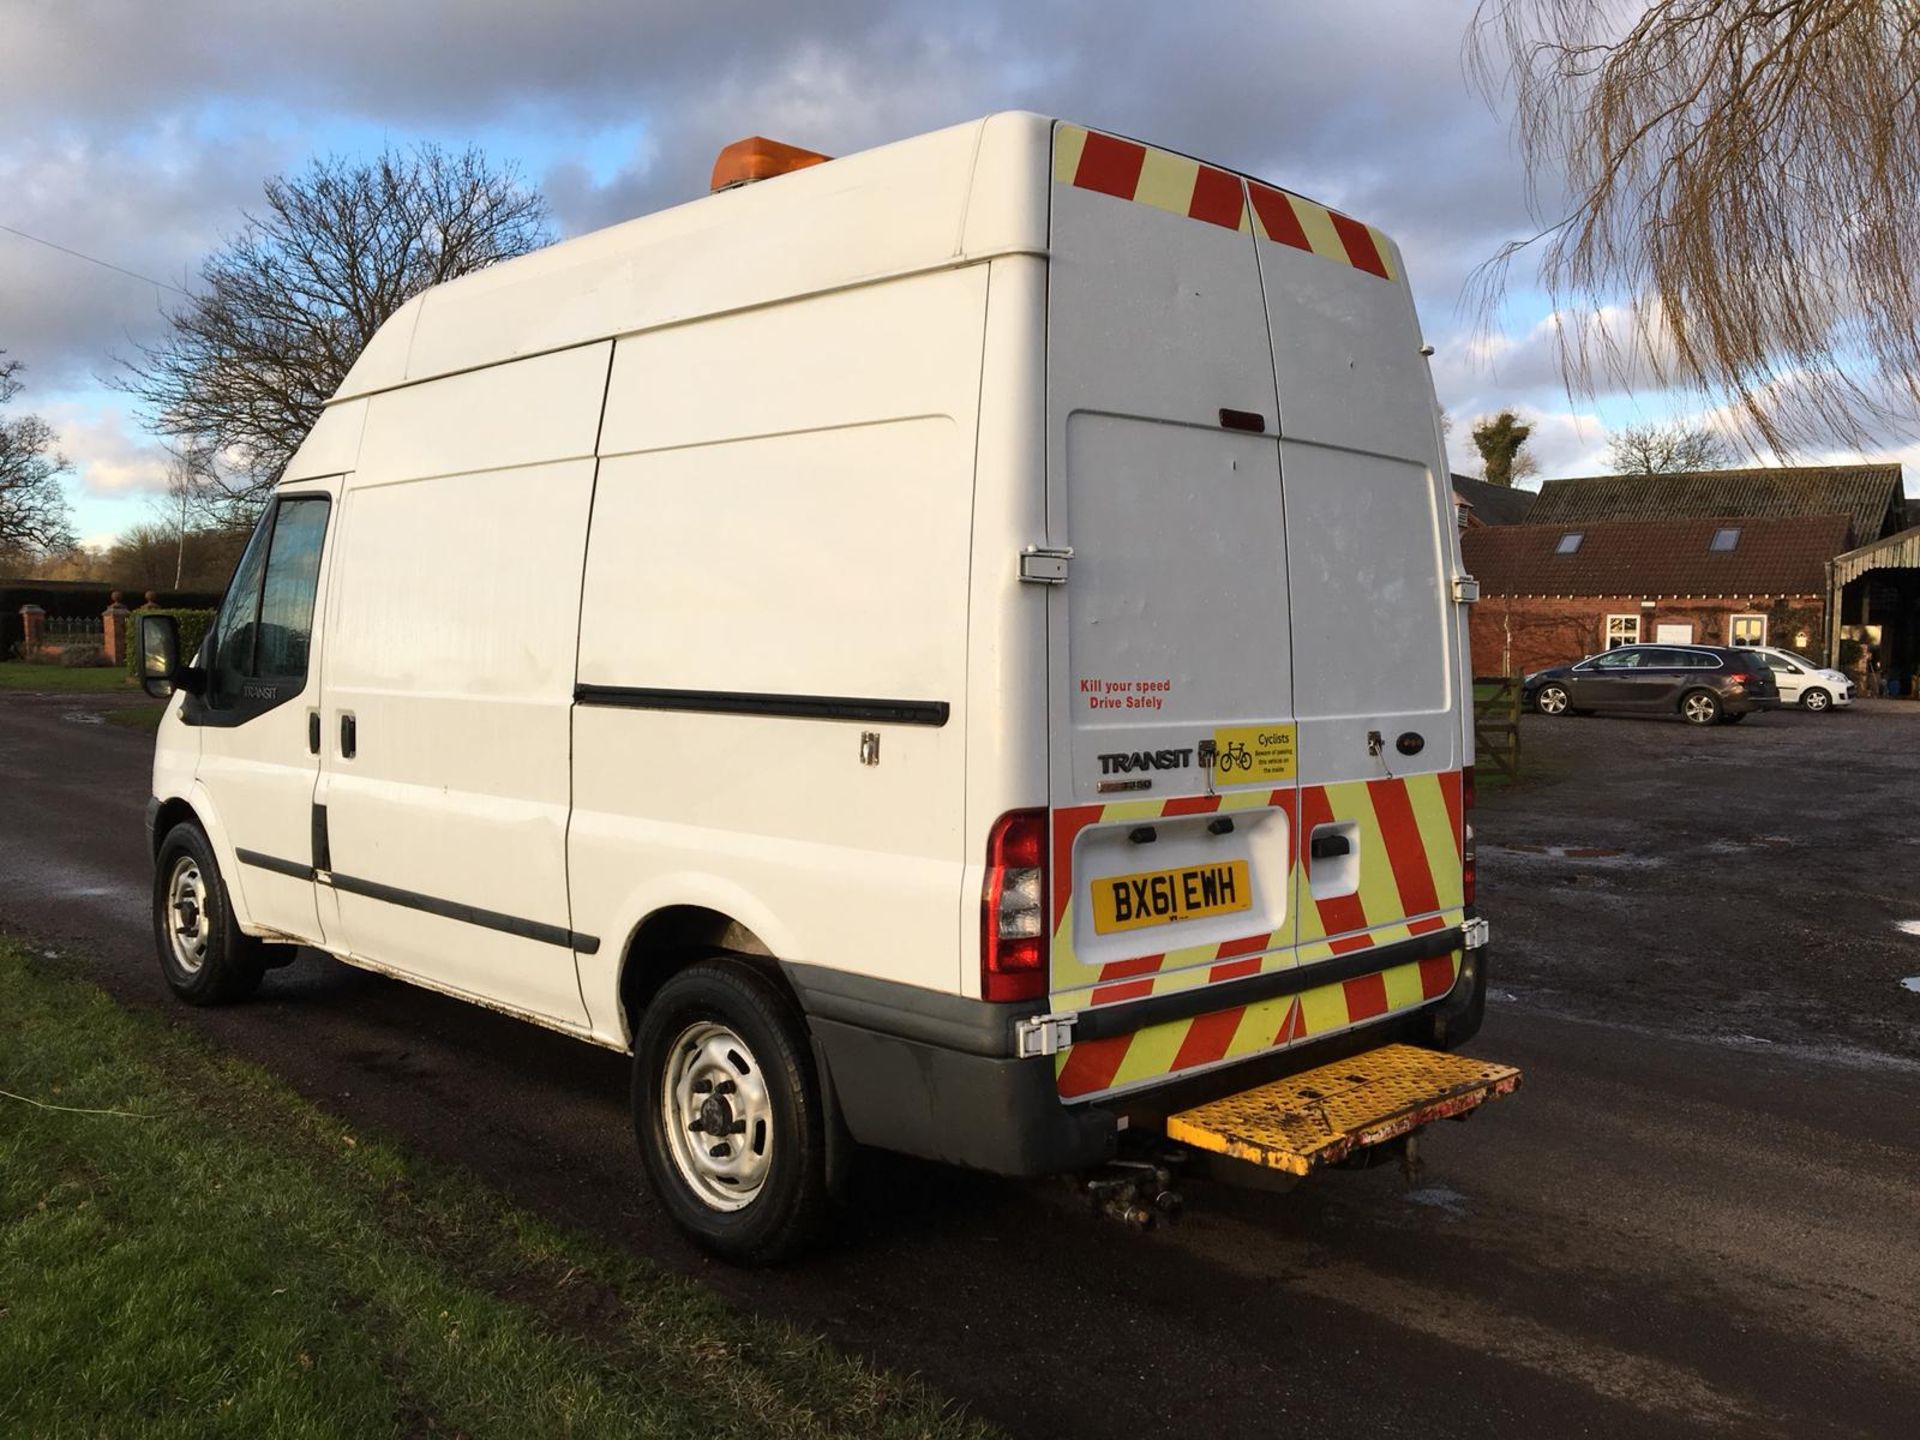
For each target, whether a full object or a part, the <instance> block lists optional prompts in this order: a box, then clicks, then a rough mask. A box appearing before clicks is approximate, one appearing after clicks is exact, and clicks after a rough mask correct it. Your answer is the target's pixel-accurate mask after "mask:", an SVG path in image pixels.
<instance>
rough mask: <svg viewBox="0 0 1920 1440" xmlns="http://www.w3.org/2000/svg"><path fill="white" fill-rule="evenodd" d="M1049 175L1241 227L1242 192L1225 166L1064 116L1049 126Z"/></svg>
mask: <svg viewBox="0 0 1920 1440" xmlns="http://www.w3.org/2000/svg"><path fill="white" fill-rule="evenodd" d="M1053 178H1054V180H1055V182H1056V183H1058V184H1061V185H1075V186H1078V187H1079V188H1080V189H1082V190H1098V191H1099V192H1100V193H1101V194H1103V195H1113V196H1116V197H1118V198H1119V199H1121V200H1132V201H1134V202H1135V203H1136V204H1140V205H1151V206H1153V207H1154V208H1155V209H1157V210H1166V211H1170V212H1171V213H1173V214H1175V215H1185V216H1186V217H1187V218H1188V219H1191V220H1204V221H1205V222H1206V223H1207V224H1209V225H1220V226H1223V227H1225V228H1226V229H1228V230H1245V229H1246V228H1247V196H1246V191H1245V190H1244V189H1243V188H1242V186H1241V184H1240V177H1239V176H1238V175H1235V174H1234V173H1233V172H1232V171H1231V170H1221V169H1218V168H1216V167H1215V166H1212V165H1203V164H1201V163H1200V162H1199V161H1198V160H1191V159H1189V158H1187V157H1186V156H1185V155H1175V154H1173V153H1172V152H1171V151H1168V150H1156V149H1154V148H1153V147H1152V146H1151V145H1142V144H1140V143H1139V142H1138V141H1134V140H1122V139H1120V138H1118V137H1117V136H1113V135H1102V134H1101V133H1100V132H1099V131H1097V130H1083V129H1081V128H1080V127H1079V126H1078V125H1068V124H1066V123H1065V122H1064V121H1063V122H1061V123H1060V124H1058V125H1056V126H1055V127H1054V130H1053Z"/></svg>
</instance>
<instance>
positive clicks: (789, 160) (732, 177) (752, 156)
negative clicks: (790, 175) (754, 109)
mask: <svg viewBox="0 0 1920 1440" xmlns="http://www.w3.org/2000/svg"><path fill="white" fill-rule="evenodd" d="M832 158H833V157H832V156H831V155H822V154H821V153H820V152H819V151H817V150H802V149H801V148H800V147H799V146H798V145H783V144H782V143H781V142H780V141H778V140H769V139H767V137H766V136H764V135H749V136H748V137H747V138H746V139H745V140H736V141H734V142H733V143H732V144H731V145H729V146H727V147H726V148H725V149H724V150H722V151H721V152H720V154H719V155H718V156H717V157H715V159H714V162H713V185H712V188H713V189H714V190H716V191H718V190H732V189H734V188H735V187H737V186H740V185H751V184H752V183H753V182H754V181H756V180H771V179H772V178H773V177H774V176H776V175H785V174H786V173H787V172H788V171H790V170H804V169H806V168H807V167H808V166H809V165H822V164H825V163H826V162H827V161H829V160H831V159H832Z"/></svg>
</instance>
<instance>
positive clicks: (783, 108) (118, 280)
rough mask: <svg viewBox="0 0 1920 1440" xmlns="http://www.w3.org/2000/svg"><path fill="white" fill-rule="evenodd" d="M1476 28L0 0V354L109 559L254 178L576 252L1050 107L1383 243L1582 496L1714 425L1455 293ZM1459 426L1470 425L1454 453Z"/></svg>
mask: <svg viewBox="0 0 1920 1440" xmlns="http://www.w3.org/2000/svg"><path fill="white" fill-rule="evenodd" d="M1471 10H1472V4H1471V0H1344V3H1339V4H1332V3H1323V0H1311V3H1308V0H1293V3H1287V0H1278V3H1276V0H1212V3H1207V4H1202V5H1179V4H1166V3H1159V4H1134V3H1129V0H1076V3H1047V0H1024V3H1013V0H974V3H969V4H965V5H961V4H956V3H954V0H943V3H921V0H895V3H892V4H882V3H862V0H812V3H806V4H799V3H758V4H756V3H747V0H705V3H684V0H683V3H662V0H324V3H306V0H0V137H4V138H0V227H7V228H5V229H0V348H4V349H5V350H7V351H8V352H9V353H10V354H11V355H12V356H13V357H15V358H18V359H22V360H24V361H26V362H27V364H28V366H29V367H30V369H29V372H28V374H27V376H26V379H27V382H28V386H29V388H28V390H27V391H26V392H25V393H24V394H23V395H22V396H21V397H20V399H19V400H18V401H16V404H17V405H31V406H32V407H33V408H34V409H36V410H38V411H39V412H40V413H41V414H43V415H45V416H46V417H47V418H48V419H49V420H50V421H51V422H52V423H53V424H54V425H56V426H57V427H58V429H59V431H60V435H61V443H62V448H63V449H64V451H65V452H66V453H67V454H68V455H69V456H70V457H71V458H72V459H73V461H74V462H75V467H76V472H77V473H76V475H75V476H74V478H73V480H72V481H71V484H70V488H71V490H72V493H73V499H74V505H75V512H76V521H77V527H78V529H79V531H80V533H81V534H82V535H83V536H84V537H86V538H87V539H89V540H99V539H102V538H105V537H109V536H111V535H113V534H115V533H117V532H118V531H120V530H122V529H124V528H125V527H127V526H129V525H132V524H138V523H140V522H141V521H143V520H147V519H150V518H152V514H153V508H152V507H153V499H152V497H153V493H154V491H155V489H156V488H157V487H158V485H159V482H160V478H161V474H162V463H161V456H160V454H159V452H158V450H157V448H156V447H155V446H154V445H153V444H152V442H151V441H150V440H148V439H147V437H146V436H145V435H144V434H143V433H142V432H141V429H140V425H139V421H138V417H137V416H135V415H134V414H132V413H131V411H130V408H129V406H128V403H127V401H126V399H125V397H123V396H121V395H119V394H117V393H116V392H114V391H113V390H112V389H111V388H110V387H109V386H108V385H107V384H106V383H105V382H106V381H108V380H109V379H110V378H111V377H112V375H113V374H114V372H115V368H116V360H117V357H122V356H125V355H128V354H130V353H132V352H133V351H134V349H135V347H137V346H138V344H139V343H140V342H142V341H143V340H151V339H153V338H154V337H155V336H156V335H157V334H158V333H159V327H160V325H161V323H162V322H161V313H162V311H163V310H164V309H165V308H166V307H167V306H168V305H169V304H170V303H172V302H176V301H178V300H179V299H180V296H179V295H178V294H176V293H174V292H172V291H170V290H168V289H166V288H164V287H165V286H169V285H171V286H180V287H186V288H191V286H192V284H193V283H194V276H195V273H196V271H197V268H198V265H199V262H200V260H201V259H202V258H203V257H204V256H205V255H206V254H207V253H208V251H209V250H210V249H212V248H213V247H215V246H217V245H218V244H219V243H220V242H221V240H222V239H223V238H224V237H226V236H227V235H230V234H231V233H232V232H233V231H234V230H235V229H236V228H237V226H238V225H239V224H240V222H241V215H242V212H243V211H244V210H245V209H246V208H247V207H248V206H250V205H253V204H255V203H256V202H257V198H258V196H259V193H260V183H261V180H262V179H263V177H265V176H267V175H270V174H274V173H276V172H281V171H285V170H289V169H295V168H298V167H300V166H301V165H302V164H303V163H304V162H305V161H306V160H307V159H308V158H309V157H311V156H313V155H315V154H316V153H322V152H334V153H340V154H347V155H353V154H362V153H368V152H373V151H377V150H378V149H379V148H380V147H381V145H382V144H383V143H389V142H392V143H399V144H406V143H409V142H412V141H416V140H434V141H439V142H442V143H446V144H452V145H464V144H467V143H469V142H471V143H475V144H478V145H480V146H481V147H482V148H483V149H485V151H486V152H487V153H488V154H489V156H491V157H493V158H494V159H496V160H511V161H513V162H514V163H515V164H517V165H518V166H519V167H520V169H521V171H522V172H523V173H524V175H525V176H526V177H527V178H528V180H530V181H531V182H533V183H535V184H537V185H539V186H540V187H541V188H542V189H543V190H544V191H545V193H546V195H547V196H548V198H549V200H550V201H551V203H552V206H553V209H554V217H555V221H556V225H557V228H558V229H559V230H560V231H561V232H562V233H564V234H577V233H579V232H581V231H585V230H590V229H593V228H595V227H597V226H601V225H605V224H608V223H610V222H613V221H616V220H621V219H626V218H628V217H631V216H634V215H639V214H643V213H645V212H647V211H649V210H655V209H659V208H661V207H663V206H667V205H673V204H676V203H678V202H680V201H683V200H687V199H691V198H693V197H695V196H697V195H699V194H700V193H702V191H703V190H704V187H705V180H706V174H707V170H708V168H709V167H710V165H711V163H712V159H713V154H714V152H715V151H716V150H717V149H718V148H719V147H720V146H721V145H723V144H725V143H726V142H727V141H729V140H732V139H736V138H738V137H740V136H742V135H748V134H756V133H761V134H768V135H773V136H776V137H779V138H783V139H787V140H791V141H793V142H795V143H798V144H801V145H805V146H808V147H810V148H813V149H819V150H825V151H827V152H829V153H835V154H843V153H846V152H848V151H852V150H857V149H861V148H864V147H866V146H869V145H873V144H877V143H880V142H883V141H887V140H893V139H898V138H900V137H902V136H906V135H911V134H914V133H916V132H918V131H922V130H928V129H932V128H935V127H937V126H940V125H945V124H949V123H952V122H955V121H960V120H965V119H969V118H972V117H975V116H978V115H981V114H985V113H987V112H989V111H993V110H999V109H1012V108H1018V109H1032V110H1039V111H1042V112H1046V113H1050V114H1056V115H1064V116H1067V117H1070V118H1072V119H1075V120H1078V121H1081V122H1083V123H1085V124H1088V125H1092V126H1095V127H1100V128H1107V129H1112V130H1117V131H1120V132H1122V133H1125V134H1129V135H1134V136H1137V137H1139V138H1142V139H1146V140H1150V141H1154V142H1157V143H1160V144H1163V145H1166V146H1168V147H1170V148H1173V149H1178V150H1183V151H1187V152H1190V153H1194V154H1198V155H1202V156H1205V157H1207V158H1209V159H1212V160H1216V161H1218V162H1220V163H1222V164H1225V165H1228V166H1231V167H1233V168H1236V169H1239V170H1244V171H1248V172H1250V173H1253V174H1256V175H1260V176H1262V177H1265V178H1268V179H1271V180H1274V181H1276V182H1278V183H1281V184H1283V185H1286V186H1288V187H1289V188H1292V189H1295V190H1300V191H1303V192H1304V193H1306V194H1309V195H1312V196H1314V197H1315V198H1316V199H1319V200H1322V201H1324V202H1326V203H1328V204H1331V205H1334V206H1337V207H1338V208H1341V209H1344V210H1347V211H1349V212H1351V213H1353V214H1356V215H1358V216H1360V217H1362V218H1364V219H1366V220H1368V221H1371V222H1373V223H1375V224H1377V225H1379V226H1381V227H1382V228H1384V229H1386V230H1387V231H1389V232H1390V233H1391V234H1393V235H1394V236H1395V238H1396V239H1397V240H1398V241H1399V242H1400V244H1401V247H1402V249H1403V251H1404V252H1405V254H1406V257H1407V261H1408V266H1409V269H1410V270H1411V272H1412V275H1413V280H1414V285H1415V289H1416V291H1417V292H1418V296H1419V301H1420V308H1421V313H1422V317H1423V321H1424V324H1425V327H1426V329H1427V332H1428V336H1429V338H1430V339H1431V340H1433V342H1434V343H1435V344H1436V346H1437V347H1438V353H1437V355H1436V357H1435V376H1436V380H1437V383H1438V385H1439V390H1440V400H1441V403H1442V404H1443V405H1444V406H1445V407H1446V408H1447V410H1448V411H1449V412H1450V413H1451V414H1452V415H1453V416H1454V417H1455V420H1456V422H1465V421H1468V420H1470V419H1471V418H1472V417H1473V416H1475V415H1478V414H1482V413H1485V412H1487V411H1490V410H1492V409H1495V408H1498V407H1499V406H1501V405H1518V406H1519V407H1521V408H1522V409H1523V410H1525V411H1526V412H1528V413H1529V414H1530V415H1531V416H1533V417H1534V418H1535V419H1536V420H1537V422H1538V428H1537V430H1536V433H1535V439H1534V442H1533V445H1532V448H1533V450H1534V451H1535V453H1536V454H1537V456H1538V458H1539V460H1540V462H1541V465H1542V468H1543V472H1544V473H1545V474H1547V475H1557V474H1579V473H1584V472H1587V471H1590V470H1594V469H1598V468H1600V465H1599V460H1600V457H1601V455H1602V454H1603V452H1604V448H1605V441H1606V435H1607V431H1608V429H1609V427H1613V426H1618V425H1621V424H1625V423H1630V422H1632V421H1634V420H1635V419H1661V418H1666V417H1668V416H1672V415H1678V414H1687V413H1690V412H1691V411H1692V410H1693V409H1694V408H1695V406H1694V404H1693V403H1692V402H1689V401H1687V400H1685V399H1683V398H1681V397H1677V396H1670V395H1663V394H1660V393H1641V394H1637V395H1628V394H1616V395H1606V396H1601V397H1598V398H1597V399H1592V400H1588V399H1581V400H1579V401H1577V402H1575V401H1570V400H1569V398H1568V396H1567V394H1566V392H1565V390H1564V388H1563V386H1562V385H1561V382H1560V379H1559V375H1558V371H1557V369H1556V367H1555V364H1554V351H1553V345H1552V340H1551V336H1552V317H1551V315H1550V314H1549V313H1548V312H1547V310H1546V307H1545V306H1544V304H1542V303H1541V301H1540V300H1539V298H1538V296H1537V295H1534V294H1533V293H1531V292H1530V291H1528V290H1527V289H1526V288H1525V286H1524V284H1522V286H1521V287H1520V288H1518V289H1517V290H1516V291H1515V293H1514V294H1513V296H1512V299H1511V302H1510V304H1509V305H1508V307H1507V311H1506V313H1505V314H1504V315H1503V316H1502V317H1501V319H1502V323H1501V327H1500V329H1499V331H1498V332H1497V333H1496V334H1494V335H1492V336H1491V337H1487V338H1486V339H1485V340H1483V341H1477V340H1476V333H1475V327H1474V323H1473V321H1472V318H1471V317H1470V316H1468V315H1467V314H1466V313H1465V312H1464V310H1463V308H1462V303H1461V296H1462V286H1463V283H1464V282H1465V280H1466V278H1467V277H1468V275H1469V274H1470V272H1471V271H1472V269H1473V267H1474V266H1475V265H1476V264H1478V263H1479V262H1481V261H1482V260H1484V259H1485V258H1486V257H1487V256H1489V255H1490V254H1492V253H1493V252H1494V251H1495V250H1496V249H1497V248H1498V246H1499V245H1500V243H1501V242H1502V241H1505V240H1507V239H1509V238H1512V237H1515V236H1518V235H1522V234H1525V233H1528V232H1529V231H1530V230H1531V229H1532V227H1531V226H1530V225H1529V223H1528V217H1527V213H1526V210H1525V208H1524V204H1523V176H1522V174H1521V171H1520V168H1519V166H1518V164H1517V162H1516V160H1515V158H1514V152H1513V149H1512V146H1511V144H1510V143H1509V140H1508V136H1507V131H1506V128H1505V122H1504V117H1503V116H1501V115H1499V114H1496V113H1493V112H1491V111H1490V110H1489V109H1488V107H1487V106H1486V105H1485V104H1484V103H1483V102H1482V101H1481V100H1480V99H1479V98H1478V97H1477V96H1476V95H1474V94H1473V93H1472V92H1471V91H1470V90H1469V88H1468V85H1467V83H1466V80H1465V77H1464V74H1463V70H1462V64H1461V50H1460V46H1461V38H1462V33H1463V30H1464V27H1465V25H1466V22H1467V18H1468V16H1469V14H1470V13H1471ZM13 231H22V232H25V233H26V234H27V235H31V236H35V237H38V238H39V239H40V240H42V241H49V242H52V243H53V244H55V245H60V246H65V247H68V248H69V249H72V250H78V251H81V252H84V253H85V254H87V255H89V256H93V257H96V258H98V259H100V260H103V261H107V262H110V263H111V264H112V265H115V266H118V267H121V268H122V269H124V270H127V271H132V272H135V274H137V275H139V276H144V277H149V278H148V279H137V278H133V277H132V276H129V275H126V274H121V273H117V272H116V271H114V270H110V269H105V268H102V267H100V266H98V265H94V264H88V263H86V262H84V261H82V260H78V259H75V258H72V257H71V256H69V255H66V254H63V253H61V252H60V251H59V250H56V249H53V248H50V247H49V246H48V245H46V244H40V243H35V242H34V241H32V240H28V239H25V238H22V237H21V236H20V235H18V234H15V233H12V232H13ZM1519 278H1520V279H1521V280H1522V281H1524V279H1525V276H1524V274H1523V275H1521V276H1520V277H1519ZM149 281H153V282H159V283H157V284H156V283H149ZM1465 431H1466V424H1465V423H1456V425H1455V429H1454V438H1455V444H1456V447H1459V446H1461V445H1463V444H1464V443H1465ZM1469 448H1470V447H1469ZM1839 453H1847V454H1851V453H1852V452H1836V457H1835V458H1838V454H1839ZM1889 455H1891V456H1892V458H1902V459H1905V460H1907V461H1908V462H1909V464H1910V466H1911V469H1910V471H1909V475H1910V477H1920V446H1908V447H1907V448H1905V449H1904V450H1903V451H1898V452H1890V451H1883V452H1879V455H1878V456H1877V457H1876V458H1887V457H1888V456H1889ZM1455 458H1456V462H1457V464H1458V465H1459V466H1460V468H1463V469H1464V468H1470V467H1469V466H1468V465H1467V463H1466V462H1467V460H1468V459H1469V458H1470V457H1468V456H1465V455H1460V454H1456V457H1455ZM1805 458H1827V457H1826V456H1810V457H1805ZM1911 483H1912V482H1911V479H1910V484H1911Z"/></svg>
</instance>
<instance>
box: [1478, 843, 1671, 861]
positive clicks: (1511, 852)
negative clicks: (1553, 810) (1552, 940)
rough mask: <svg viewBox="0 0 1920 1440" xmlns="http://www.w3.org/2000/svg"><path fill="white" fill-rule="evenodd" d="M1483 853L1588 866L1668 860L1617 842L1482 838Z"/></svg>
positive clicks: (1481, 850)
mask: <svg viewBox="0 0 1920 1440" xmlns="http://www.w3.org/2000/svg"><path fill="white" fill-rule="evenodd" d="M1480 853H1481V855H1482V856H1485V855H1488V854H1494V855H1500V856H1505V857H1510V858H1512V859H1515V860H1577V861H1580V862H1582V863H1583V864H1588V865H1631V866H1658V865H1664V864H1666V863H1667V862H1666V861H1665V860H1663V859H1661V858H1660V857H1659V856H1656V855H1634V854H1630V853H1628V852H1627V851H1626V850H1624V849H1622V848H1621V847H1620V846H1618V845H1495V844H1488V843H1487V842H1486V841H1482V842H1481V844H1480Z"/></svg>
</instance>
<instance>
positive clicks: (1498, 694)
mask: <svg viewBox="0 0 1920 1440" xmlns="http://www.w3.org/2000/svg"><path fill="white" fill-rule="evenodd" d="M1473 751H1474V763H1475V764H1476V765H1479V766H1488V765H1491V766H1492V767H1493V768H1494V769H1495V770H1497V771H1498V772H1499V773H1500V774H1502V775H1505V776H1506V777H1507V778H1508V779H1510V780H1517V779H1519V778H1520V681H1519V679H1518V678H1517V677H1516V676H1512V675H1485V676H1481V675H1476V676H1475V677H1474V680H1473Z"/></svg>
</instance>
